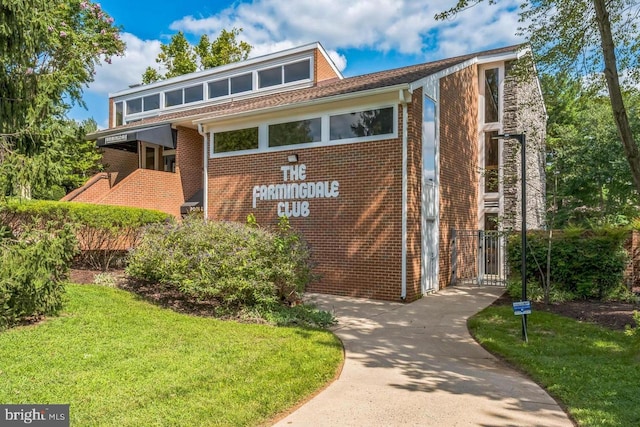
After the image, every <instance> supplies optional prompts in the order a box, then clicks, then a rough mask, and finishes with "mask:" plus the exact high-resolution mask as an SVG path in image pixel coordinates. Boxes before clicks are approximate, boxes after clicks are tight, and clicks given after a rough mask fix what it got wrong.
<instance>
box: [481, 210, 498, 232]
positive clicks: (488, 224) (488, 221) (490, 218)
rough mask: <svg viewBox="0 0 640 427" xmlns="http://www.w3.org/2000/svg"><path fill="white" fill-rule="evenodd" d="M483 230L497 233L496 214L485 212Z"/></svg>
mask: <svg viewBox="0 0 640 427" xmlns="http://www.w3.org/2000/svg"><path fill="white" fill-rule="evenodd" d="M484 229H485V231H497V230H498V214H497V213H492V212H485V214H484Z"/></svg>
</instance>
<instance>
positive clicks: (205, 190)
mask: <svg viewBox="0 0 640 427" xmlns="http://www.w3.org/2000/svg"><path fill="white" fill-rule="evenodd" d="M203 129H204V127H203V126H202V123H198V133H199V134H200V135H201V136H202V138H203V143H202V163H203V170H202V180H203V183H202V184H203V185H202V208H203V211H204V220H205V222H206V221H207V219H208V218H209V157H208V155H207V145H208V143H209V136H208V133H206V132H204V130H203Z"/></svg>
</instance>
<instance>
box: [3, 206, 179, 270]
mask: <svg viewBox="0 0 640 427" xmlns="http://www.w3.org/2000/svg"><path fill="white" fill-rule="evenodd" d="M171 218H172V217H171V216H170V215H169V214H166V213H163V212H159V211H153V210H148V209H140V208H132V207H126V206H107V205H94V204H90V203H76V202H55V201H44V200H38V201H10V202H9V203H7V204H6V205H4V206H2V207H1V208H0V222H4V223H5V224H7V225H9V226H10V227H11V229H12V230H13V231H14V232H15V233H19V232H20V230H22V229H23V228H24V227H31V226H36V227H38V228H42V227H44V226H45V225H46V224H48V223H54V224H58V225H59V226H62V225H64V224H71V225H72V226H73V229H74V231H75V233H76V236H77V240H78V244H79V249H80V252H79V255H78V259H77V261H78V262H79V263H80V264H84V265H89V266H91V267H93V268H96V269H101V270H108V269H109V268H110V267H111V265H112V264H113V262H114V261H116V260H117V259H118V257H119V256H124V254H126V252H127V250H128V249H129V248H130V247H132V246H134V245H135V244H136V242H137V240H138V238H139V236H140V232H141V229H142V227H143V226H144V225H147V224H151V223H156V222H163V221H168V220H170V219H171Z"/></svg>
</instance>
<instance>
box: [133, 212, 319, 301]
mask: <svg viewBox="0 0 640 427" xmlns="http://www.w3.org/2000/svg"><path fill="white" fill-rule="evenodd" d="M126 272H127V274H128V275H129V276H130V277H132V278H134V279H138V280H144V281H147V282H153V283H162V284H165V285H170V286H172V287H175V288H177V289H178V290H180V291H181V292H183V293H184V294H186V295H189V296H191V297H195V298H197V299H200V300H210V301H215V302H217V303H218V304H219V308H220V310H221V311H222V312H224V311H238V310H249V311H251V310H252V309H257V310H258V311H259V312H260V311H265V310H266V311H269V310H272V309H273V307H275V306H277V305H279V304H284V305H291V304H293V303H295V302H297V301H298V300H299V298H300V294H301V293H302V292H303V291H304V288H305V286H306V285H307V284H308V283H309V282H310V281H311V280H312V275H311V266H310V253H309V249H308V247H307V245H306V244H305V243H304V241H303V240H302V239H301V238H300V237H299V236H298V235H297V234H296V233H295V232H293V231H292V230H291V229H290V228H289V226H288V222H286V220H284V221H282V222H281V223H280V227H279V229H278V231H277V232H276V233H273V232H269V231H267V230H264V229H262V228H260V227H257V225H256V224H255V222H254V221H250V224H249V225H242V224H237V223H229V222H216V221H209V222H205V221H203V220H202V219H200V218H195V217H189V218H186V219H185V220H184V221H183V222H182V223H180V224H152V225H150V226H148V227H146V229H145V232H144V234H143V236H142V238H141V240H140V243H139V244H138V245H137V246H136V247H135V248H134V249H133V250H132V251H131V253H130V256H129V258H128V263H127V268H126Z"/></svg>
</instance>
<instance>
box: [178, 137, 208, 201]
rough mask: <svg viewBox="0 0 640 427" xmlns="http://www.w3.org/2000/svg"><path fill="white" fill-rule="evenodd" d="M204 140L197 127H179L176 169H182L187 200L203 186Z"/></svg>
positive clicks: (183, 186)
mask: <svg viewBox="0 0 640 427" xmlns="http://www.w3.org/2000/svg"><path fill="white" fill-rule="evenodd" d="M203 141H204V138H203V137H202V136H201V135H200V134H199V133H198V131H197V130H196V129H189V128H185V127H178V141H177V145H176V169H180V176H181V179H182V191H183V193H184V198H185V200H189V199H190V198H191V196H193V195H194V194H195V193H196V192H198V191H199V190H202V187H203V182H202V168H203V152H202V149H203V148H202V144H203Z"/></svg>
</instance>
